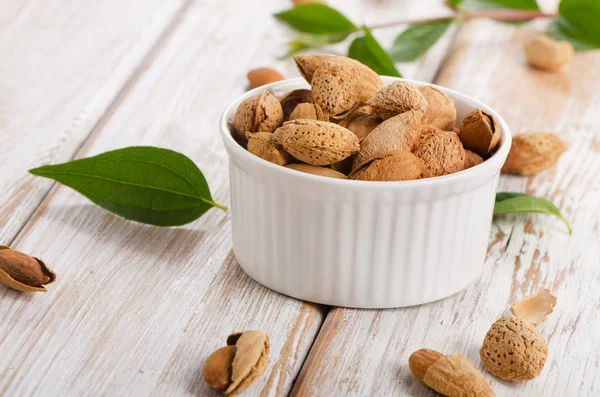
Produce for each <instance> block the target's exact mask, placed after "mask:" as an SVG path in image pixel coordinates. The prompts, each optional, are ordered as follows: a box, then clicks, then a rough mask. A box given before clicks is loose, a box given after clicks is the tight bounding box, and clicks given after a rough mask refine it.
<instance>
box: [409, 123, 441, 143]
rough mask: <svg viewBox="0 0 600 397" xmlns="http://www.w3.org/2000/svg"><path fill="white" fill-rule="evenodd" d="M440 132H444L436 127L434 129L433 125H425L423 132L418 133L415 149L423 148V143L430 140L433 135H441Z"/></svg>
mask: <svg viewBox="0 0 600 397" xmlns="http://www.w3.org/2000/svg"><path fill="white" fill-rule="evenodd" d="M440 131H442V130H440V129H438V128H436V127H433V126H431V125H428V126H425V125H424V126H423V128H421V130H420V131H419V132H418V133H417V138H416V139H415V146H414V148H417V147H419V146H421V143H422V142H423V141H424V140H425V139H428V138H429V137H430V136H431V135H435V134H437V133H439V132H440ZM414 148H413V149H414Z"/></svg>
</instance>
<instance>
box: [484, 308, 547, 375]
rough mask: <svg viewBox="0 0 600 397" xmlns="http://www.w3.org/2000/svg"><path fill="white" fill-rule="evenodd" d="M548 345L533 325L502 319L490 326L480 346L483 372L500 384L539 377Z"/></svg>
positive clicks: (518, 319)
mask: <svg viewBox="0 0 600 397" xmlns="http://www.w3.org/2000/svg"><path fill="white" fill-rule="evenodd" d="M547 355H548V345H547V344H546V341H545V340H544V337H543V336H542V334H540V332H539V331H538V330H537V328H536V327H535V325H533V324H531V323H529V322H527V321H525V320H522V319H520V318H512V317H505V318H501V319H500V320H498V321H496V322H495V323H494V324H492V326H491V328H490V330H489V331H488V332H487V334H486V335H485V339H484V340H483V346H481V351H480V357H481V362H482V363H483V365H484V366H485V368H486V369H487V370H488V371H489V372H491V373H492V374H494V375H496V376H497V377H499V378H501V379H504V380H519V381H522V380H530V379H533V378H535V377H536V376H538V375H539V374H540V372H541V371H542V368H543V367H544V364H545V363H546V357H547Z"/></svg>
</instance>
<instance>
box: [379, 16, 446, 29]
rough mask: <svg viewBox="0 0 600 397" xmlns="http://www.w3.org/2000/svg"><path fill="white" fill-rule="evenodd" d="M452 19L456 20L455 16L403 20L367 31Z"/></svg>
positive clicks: (383, 24)
mask: <svg viewBox="0 0 600 397" xmlns="http://www.w3.org/2000/svg"><path fill="white" fill-rule="evenodd" d="M453 18H456V15H446V16H443V17H436V18H424V19H412V20H404V21H393V22H386V23H382V24H379V25H373V26H369V29H371V30H373V29H383V28H391V27H394V26H398V25H408V24H413V23H429V22H441V21H447V20H449V19H453Z"/></svg>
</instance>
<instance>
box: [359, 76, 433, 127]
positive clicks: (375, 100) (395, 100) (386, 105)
mask: <svg viewBox="0 0 600 397" xmlns="http://www.w3.org/2000/svg"><path fill="white" fill-rule="evenodd" d="M367 104H368V105H370V106H372V107H373V108H374V109H375V111H376V112H377V114H379V116H381V118H382V119H384V120H387V119H389V118H392V117H394V116H396V115H398V114H401V113H404V112H408V111H410V110H417V111H420V112H425V111H426V110H427V106H428V105H427V100H426V99H425V97H424V96H423V94H421V92H420V91H419V90H418V89H417V87H415V86H413V85H411V84H409V83H406V82H403V81H394V82H393V83H392V84H390V85H388V86H387V87H384V88H382V89H381V90H380V91H379V92H377V93H376V94H375V95H374V96H373V97H372V98H371V99H369V100H368V101H367Z"/></svg>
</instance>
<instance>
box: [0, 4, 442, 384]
mask: <svg viewBox="0 0 600 397" xmlns="http://www.w3.org/2000/svg"><path fill="white" fill-rule="evenodd" d="M133 3H134V2H131V3H130V4H131V5H132V4H133ZM115 4H116V3H115ZM140 4H141V3H140ZM165 4H166V5H163V6H162V7H167V6H168V8H166V9H165V8H161V7H157V6H156V5H154V4H147V5H146V4H145V3H144V8H145V7H146V6H147V7H148V8H152V7H154V8H153V9H154V10H155V11H156V12H159V13H162V14H161V15H162V16H161V17H160V18H158V19H159V21H163V23H162V24H159V23H158V22H156V21H155V22H154V23H152V24H151V26H149V27H146V28H144V29H143V32H142V33H144V34H146V33H145V32H146V31H152V32H155V34H154V36H151V35H148V36H147V37H146V36H144V37H145V39H144V40H145V41H144V42H145V45H146V49H145V52H144V51H143V50H142V49H136V50H134V49H132V48H130V47H127V46H126V45H125V44H123V42H126V37H120V38H111V40H113V42H112V44H110V45H112V46H115V45H121V46H122V47H119V48H120V49H121V52H117V51H115V54H114V58H115V59H110V60H107V61H106V66H105V69H103V71H104V72H105V75H101V73H100V72H98V74H99V76H98V77H97V79H96V80H94V82H95V83H96V84H95V85H94V84H92V83H93V82H92V81H89V80H86V78H85V76H86V75H85V74H84V71H85V70H86V69H87V68H89V66H88V65H87V64H85V62H84V61H85V60H82V59H78V58H77V57H74V56H73V53H74V52H75V51H78V50H79V47H80V46H81V45H82V44H80V43H79V42H75V43H71V42H69V41H68V40H69V39H70V38H71V36H72V35H73V34H74V33H73V32H70V31H65V32H62V31H61V32H62V33H61V34H63V35H64V36H65V37H64V38H62V39H61V38H60V37H58V36H60V35H59V34H57V37H56V39H55V41H56V46H59V45H60V42H61V40H62V41H63V47H62V48H61V51H62V53H64V54H67V55H69V54H70V57H67V55H65V56H64V59H57V60H56V63H57V65H58V64H60V63H65V64H68V66H69V67H70V68H72V70H71V69H70V70H69V73H65V76H67V77H69V76H73V74H74V73H75V71H81V73H82V77H81V78H80V80H79V81H77V82H76V83H75V82H73V83H70V81H71V80H69V79H67V78H66V77H65V81H64V82H63V81H62V80H60V79H57V78H56V77H54V79H53V78H51V76H46V75H45V76H43V77H40V80H43V83H45V84H48V85H53V84H58V82H61V83H64V84H70V85H68V87H67V88H65V89H64V91H60V90H59V89H60V87H57V88H56V89H57V90H59V93H58V94H56V95H60V97H58V98H57V97H46V98H45V97H44V95H41V94H39V93H38V95H37V96H38V97H39V98H37V102H35V103H36V107H37V111H38V112H39V113H40V116H39V119H40V120H39V121H38V120H37V119H31V118H27V116H28V113H27V111H26V110H23V112H22V113H19V114H18V115H15V114H14V113H12V112H6V113H2V114H3V115H4V117H5V119H6V120H8V122H9V123H11V124H10V126H11V128H10V129H9V128H3V129H0V131H1V133H2V136H6V137H7V139H10V140H11V142H13V144H12V146H10V147H3V148H1V149H0V150H3V152H6V153H7V154H8V155H10V156H13V157H15V158H17V157H18V158H19V162H15V163H9V162H4V163H3V164H2V165H3V166H4V167H10V168H9V169H7V171H11V172H8V173H7V174H6V175H5V176H4V178H8V177H9V176H10V178H13V179H4V180H0V182H1V183H2V186H3V187H5V186H6V187H9V186H11V189H12V190H11V191H10V192H9V191H8V190H6V191H4V190H3V191H2V193H3V194H6V195H7V197H9V198H11V200H13V201H11V202H12V203H13V204H11V205H10V206H8V207H7V206H6V204H5V203H3V204H5V207H4V208H2V209H1V210H0V214H2V215H3V216H4V217H5V218H6V219H8V221H6V222H2V223H1V224H0V235H1V236H2V238H4V239H6V240H10V241H7V242H12V246H13V247H14V248H16V249H19V250H22V251H25V252H29V253H31V254H35V255H39V256H42V257H43V258H44V259H45V260H46V261H47V262H48V263H49V264H52V266H53V267H54V269H55V270H56V271H57V273H58V276H59V278H58V281H57V282H56V283H55V284H54V285H52V286H51V287H50V292H48V293H47V294H43V295H25V294H20V293H18V292H15V291H12V290H9V289H7V288H0V317H1V318H2V321H1V322H0V335H1V339H0V371H1V372H0V395H7V396H8V395H10V396H21V395H27V396H29V395H36V396H37V395H40V396H41V395H44V396H54V395H56V396H58V395H60V396H66V395H73V396H78V395H111V396H116V395H136V396H142V395H169V396H172V395H199V396H205V395H217V393H213V392H211V391H210V390H209V389H208V388H207V387H206V386H205V384H204V383H203V381H202V375H201V373H202V372H201V369H202V365H203V363H204V360H205V359H206V358H207V357H208V355H209V354H210V353H211V352H212V351H214V350H216V349H217V348H218V347H220V346H222V345H223V344H224V343H225V338H226V337H227V335H228V334H229V333H231V332H233V331H238V330H243V329H253V328H258V329H264V330H265V331H267V332H268V333H269V335H270V338H271V343H272V349H271V352H272V353H271V357H272V361H271V365H270V367H269V369H268V371H267V373H266V374H265V376H263V377H262V378H260V380H259V381H257V382H256V384H255V385H253V386H252V390H249V391H248V392H247V395H264V396H279V395H287V394H288V393H289V392H290V390H291V388H292V386H293V382H294V379H295V377H296V376H297V375H298V373H299V372H300V368H301V366H302V365H303V363H304V360H305V358H306V355H307V354H308V351H309V349H310V347H311V346H312V343H313V342H314V339H315V338H316V335H317V333H318V331H319V328H320V326H321V325H322V322H323V320H324V318H325V314H326V311H327V308H325V307H321V306H318V305H313V304H310V303H305V302H301V301H298V300H294V299H291V298H287V297H285V296H282V295H279V294H276V293H274V292H271V291H269V290H267V289H265V288H263V287H261V286H260V285H258V284H257V283H255V282H253V281H252V280H250V279H249V278H248V277H247V276H246V275H245V274H244V273H243V272H242V271H241V269H240V268H239V266H238V265H237V263H236V262H235V259H234V257H233V254H232V252H231V237H230V225H229V215H228V214H225V213H223V212H220V211H217V210H211V211H210V212H209V213H207V214H206V215H205V216H204V217H202V218H201V219H200V220H199V221H197V222H195V223H193V224H191V225H188V226H186V227H182V228H177V229H161V228H154V227H148V226H143V225H139V224H135V223H131V222H127V221H124V220H122V219H120V218H118V217H115V216H112V215H110V214H108V213H107V212H105V211H103V210H101V209H99V208H97V207H95V206H93V205H92V204H90V203H89V202H88V201H87V200H86V199H85V198H83V197H81V196H79V195H78V194H76V193H75V192H73V191H71V190H69V189H68V188H64V187H58V186H57V187H55V188H54V189H53V190H51V192H50V194H48V195H47V196H46V198H45V199H44V196H45V195H46V194H47V190H48V188H49V187H50V186H51V184H50V183H49V182H48V181H45V180H42V179H35V178H30V177H27V178H25V179H23V178H22V177H16V176H12V175H13V174H14V172H16V171H18V172H20V173H21V175H25V171H26V170H27V169H28V168H31V167H33V166H37V165H40V164H44V163H56V162H61V161H65V160H68V159H69V158H71V157H73V156H77V157H87V156H90V155H94V154H98V153H100V152H104V151H107V150H111V149H115V148H120V147H125V146H131V145H155V146H161V147H167V148H171V149H174V150H177V151H180V152H182V153H185V154H186V155H188V156H189V157H190V158H192V159H193V160H194V161H196V162H197V164H198V166H199V167H200V168H201V169H202V170H203V171H204V173H205V176H206V178H207V180H208V182H209V184H210V186H211V190H212V192H213V196H214V198H215V200H216V201H218V202H224V203H227V201H228V199H229V192H228V179H227V178H228V173H227V158H226V154H225V150H224V148H223V146H222V143H221V142H220V138H219V136H218V131H217V128H218V127H217V119H218V116H219V114H220V113H221V111H222V109H223V108H224V107H225V106H226V105H227V103H228V102H229V101H231V100H233V99H234V98H235V97H236V96H238V95H239V94H241V93H242V92H243V91H244V89H245V86H246V77H245V72H246V71H247V70H249V69H250V68H252V67H256V66H260V65H276V66H277V67H279V68H280V69H281V70H283V71H284V72H285V74H286V75H288V76H296V75H297V74H296V72H295V69H294V67H293V65H292V64H291V62H290V61H279V62H274V61H273V59H274V56H276V55H278V54H281V53H282V52H283V51H284V48H283V44H284V42H285V40H286V38H287V37H289V36H287V33H286V29H285V28H283V27H281V26H279V25H278V24H277V23H276V22H275V21H274V20H273V18H272V17H271V14H272V13H273V12H275V11H277V10H280V9H283V8H285V7H288V6H289V3H288V2H287V1H280V2H277V3H275V2H270V1H267V0H264V1H261V2H252V3H247V2H246V3H240V2H238V1H234V0H229V1H221V0H213V1H204V2H187V3H165ZM344 4H347V5H346V6H345V7H346V8H347V13H348V14H349V15H351V16H352V17H354V18H355V19H356V20H358V21H360V20H361V18H367V19H378V18H375V17H376V16H377V15H383V12H387V11H386V10H387V9H386V8H385V7H384V8H383V9H378V8H372V7H371V8H370V11H369V12H368V13H367V15H364V14H365V13H364V12H363V11H362V10H364V9H365V5H367V4H369V1H367V0H364V1H354V2H351V4H350V3H346V2H344ZM104 6H105V7H107V6H106V5H104ZM38 7H39V10H38V11H37V12H38V13H39V14H41V15H46V14H50V13H51V12H52V10H51V9H48V8H44V7H43V6H41V5H40V6H38ZM71 7H72V12H73V13H74V14H76V15H80V14H85V15H87V14H86V10H87V9H88V4H87V2H73V3H72V4H71ZM411 7H412V8H410V7H409V8H408V10H409V11H410V10H413V9H414V10H416V11H429V10H423V9H422V8H421V4H419V3H418V2H415V3H414V4H413V5H412V6H411ZM438 8H441V7H439V6H438ZM233 9H235V10H236V11H235V12H232V10H233ZM167 11H169V12H167ZM18 12H19V11H18V10H17V11H15V13H18ZM90 12H91V13H92V14H90V15H87V17H88V18H90V20H89V21H88V20H86V21H85V23H84V22H80V21H79V20H75V21H76V22H77V23H84V24H88V25H89V26H90V30H93V29H99V28H98V26H97V25H94V23H95V22H94V21H95V20H94V18H96V17H95V16H94V15H93V13H94V12H97V10H96V9H92V10H91V11H90ZM380 13H381V14H380ZM111 14H119V16H120V18H122V20H123V22H122V23H123V24H126V23H127V21H128V20H129V19H133V18H134V17H135V19H136V20H138V19H140V20H142V19H143V14H142V15H134V14H136V12H135V9H134V7H132V8H131V9H129V8H128V7H125V6H123V7H120V6H117V5H115V6H114V7H113V8H112V9H105V10H103V14H102V15H111ZM164 14H166V15H164ZM36 15H37V14H36ZM23 18H24V20H25V21H26V22H27V21H28V19H27V18H26V16H24V17H23ZM31 18H32V19H36V18H37V16H33V17H31ZM64 18H65V19H67V20H69V19H68V18H67V17H66V16H65V17H64ZM81 18H83V17H81ZM13 19H14V18H7V19H5V20H3V23H11V24H13V23H14V21H13ZM61 23H63V22H61V21H59V22H57V24H58V25H60V24H61ZM103 23H106V24H107V25H106V26H111V25H110V23H109V22H108V21H103ZM129 23H133V22H129ZM60 26H62V25H60ZM57 29H58V28H57ZM130 29H131V30H132V31H134V32H137V31H138V30H137V29H138V28H137V27H135V26H130ZM139 29H141V28H139ZM125 33H127V32H125ZM125 33H123V36H125ZM142 33H138V34H142ZM22 34H24V33H22ZM30 34H32V35H33V36H34V38H37V39H39V35H36V34H34V33H30ZM82 34H83V33H82ZM384 34H385V32H384ZM90 35H91V33H90ZM92 37H93V36H92ZM389 37H391V36H389ZM89 39H90V40H91V38H89ZM13 40H14V39H13ZM32 41H33V42H35V43H37V42H36V41H35V40H33V39H32ZM142 41H143V40H141V39H140V42H142ZM445 43H446V44H444V43H441V44H440V45H439V46H438V47H437V49H436V51H435V52H434V53H432V54H431V55H430V56H429V57H428V61H427V63H425V61H423V62H421V63H419V64H415V65H406V66H407V69H408V70H409V75H410V73H412V76H419V75H420V74H421V76H423V75H425V74H429V75H433V74H435V70H436V66H435V65H436V64H437V63H439V61H440V60H441V59H442V57H443V54H444V46H445V45H447V41H446V42H445ZM137 44H138V45H140V44H139V42H138V43H137ZM110 45H109V44H106V46H109V47H110ZM28 48H31V49H32V50H33V49H34V44H28ZM111 48H112V47H111ZM136 48H137V47H136ZM242 49H243V50H242ZM85 50H86V51H89V52H90V53H93V52H96V53H101V52H102V51H101V48H100V49H93V48H86V49H85ZM104 51H108V50H107V49H104ZM136 51H137V55H136V57H133V55H132V54H131V53H132V52H136ZM125 58H127V59H129V60H128V61H127V62H128V63H127V65H128V66H130V67H125V66H121V67H117V66H118V65H119V64H118V62H123V59H125ZM10 59H11V60H12V63H9V65H10V68H11V69H10V70H11V71H13V73H16V72H17V71H18V70H19V69H23V68H27V67H29V68H31V67H32V66H31V65H30V64H29V62H31V61H30V60H28V59H17V58H14V59H13V58H10ZM42 59H45V58H42ZM109 61H111V62H112V64H111V62H109ZM69 62H72V63H73V64H69ZM115 64H117V66H115ZM111 65H112V69H111V68H110V67H109V66H111ZM57 68H58V66H57ZM115 68H117V69H118V71H119V75H118V76H117V77H111V76H112V75H108V73H109V72H113V73H114V72H115V70H117V69H115ZM55 73H58V72H56V71H55ZM49 74H51V73H50V72H49ZM59 76H62V74H59ZM111 79H112V80H111ZM25 84H26V81H25V79H23V80H22V81H19V82H18V84H17V88H18V89H20V88H23V89H26V88H27V86H26V85H25ZM83 84H89V86H86V89H87V91H86V92H87V93H89V96H90V98H87V97H77V95H78V93H80V92H79V91H78V89H81V87H80V86H81V85H83ZM59 86H60V84H59ZM81 95H83V94H81ZM94 95H95V96H94ZM33 99H35V98H32V100H33ZM44 99H45V101H44ZM86 100H87V101H88V102H90V101H91V103H92V105H90V106H92V109H93V112H92V111H91V110H90V111H85V110H80V108H79V107H81V106H87V103H88V102H86ZM69 101H70V102H69ZM11 103H12V102H11ZM63 104H64V107H67V108H69V107H70V108H72V111H71V112H70V113H64V114H63V113H59V114H54V116H53V113H52V111H53V110H54V109H59V110H61V111H62V110H63V107H62V106H61V105H63ZM30 110H31V109H30ZM80 112H81V113H80ZM42 116H43V117H42ZM20 120H25V121H27V122H29V123H34V121H35V124H36V125H37V124H40V125H41V126H40V128H42V126H54V127H53V128H54V130H55V131H59V132H62V133H56V134H55V135H51V134H48V135H47V136H46V138H45V140H44V141H43V142H42V141H40V144H39V149H37V150H36V151H35V152H33V153H28V152H27V151H26V150H25V149H24V147H25V146H26V145H27V143H28V141H29V142H30V141H31V139H24V138H23V137H21V136H19V135H18V134H16V133H15V131H14V130H13V128H14V129H16V130H18V131H19V132H20V131H21V130H25V129H26V127H27V125H28V124H24V123H25V122H24V121H23V122H21V124H19V122H20ZM80 120H84V121H80ZM69 127H70V128H69ZM37 134H39V131H38V132H37V133H36V135H35V136H36V138H37V136H38V135H37ZM5 192H6V193H5ZM15 192H21V193H20V194H21V195H22V197H21V198H19V199H12V197H14V196H15V195H16V194H17V193H15ZM30 195H31V196H30ZM33 196H34V197H33ZM40 203H41V204H40ZM15 208H16V209H17V211H19V214H15V212H14V211H15ZM28 218H29V219H28ZM15 236H16V239H15ZM13 239H15V240H14V242H13V241H12V240H13Z"/></svg>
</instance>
